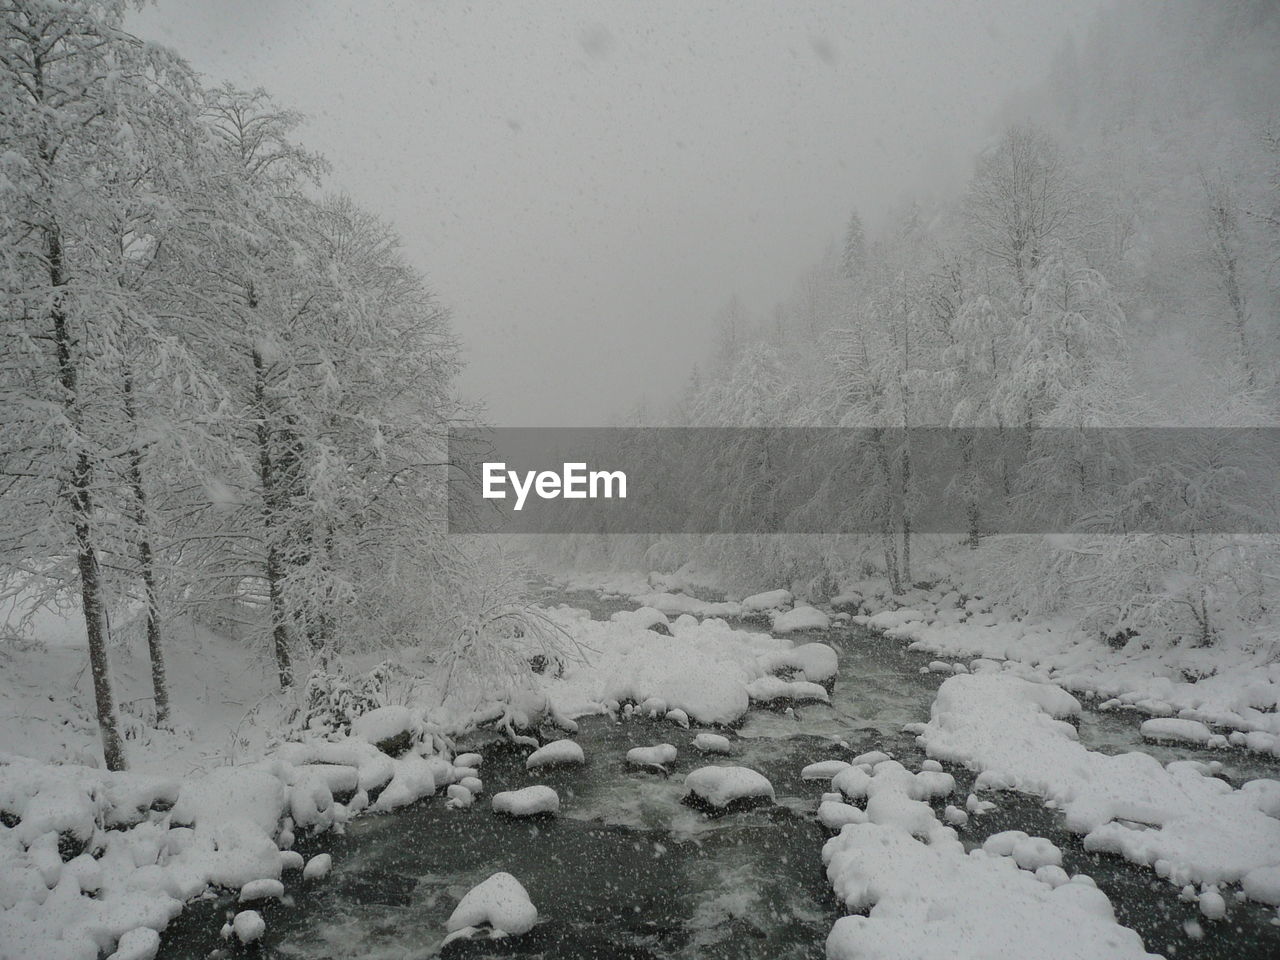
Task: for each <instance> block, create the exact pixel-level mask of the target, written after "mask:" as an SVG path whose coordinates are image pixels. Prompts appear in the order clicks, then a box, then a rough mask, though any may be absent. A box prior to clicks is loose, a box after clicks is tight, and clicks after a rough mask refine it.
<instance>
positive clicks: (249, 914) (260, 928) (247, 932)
mask: <svg viewBox="0 0 1280 960" xmlns="http://www.w3.org/2000/svg"><path fill="white" fill-rule="evenodd" d="M231 929H232V930H234V931H235V934H236V939H237V940H239V941H240V942H241V943H253V941H255V940H260V939H262V935H263V934H264V933H266V932H267V922H266V921H265V920H263V919H262V914H260V913H259V912H258V911H257V910H241V911H240V912H239V913H237V914H236V916H235V919H234V920H232V921H231Z"/></svg>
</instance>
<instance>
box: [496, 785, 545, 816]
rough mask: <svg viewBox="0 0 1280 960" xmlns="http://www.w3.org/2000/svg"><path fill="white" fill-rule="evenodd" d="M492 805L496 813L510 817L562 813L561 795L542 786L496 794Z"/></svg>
mask: <svg viewBox="0 0 1280 960" xmlns="http://www.w3.org/2000/svg"><path fill="white" fill-rule="evenodd" d="M490 803H491V805H492V806H493V811H494V813H505V814H506V815H507V816H509V817H531V816H534V815H537V814H554V813H558V812H559V811H560V795H559V794H557V793H556V792H555V790H553V789H552V788H551V787H547V786H543V785H542V784H537V785H535V786H532V787H523V788H521V789H520V790H504V791H502V792H501V793H495V794H494V795H493V799H492V800H491V801H490Z"/></svg>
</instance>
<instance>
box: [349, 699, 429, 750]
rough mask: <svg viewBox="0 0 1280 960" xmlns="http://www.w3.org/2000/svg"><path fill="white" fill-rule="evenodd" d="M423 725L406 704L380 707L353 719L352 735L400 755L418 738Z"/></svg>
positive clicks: (380, 748)
mask: <svg viewBox="0 0 1280 960" xmlns="http://www.w3.org/2000/svg"><path fill="white" fill-rule="evenodd" d="M421 728H422V725H421V724H420V723H419V722H418V720H417V718H416V717H414V715H413V711H411V710H410V709H409V708H408V707H404V706H398V705H397V706H389V707H378V708H377V709H375V710H370V711H369V712H368V713H365V714H362V715H361V716H358V717H356V718H355V719H354V720H352V721H351V735H352V736H353V737H359V738H360V739H361V740H367V741H368V742H369V743H371V744H373V745H374V746H375V747H377V748H378V749H379V750H381V751H382V752H383V753H385V754H387V755H388V756H391V757H398V756H400V755H401V754H403V753H405V752H406V751H407V750H408V749H409V748H410V747H411V746H413V743H414V740H415V739H416V738H417V736H418V734H419V732H420V731H421Z"/></svg>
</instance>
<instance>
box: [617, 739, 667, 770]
mask: <svg viewBox="0 0 1280 960" xmlns="http://www.w3.org/2000/svg"><path fill="white" fill-rule="evenodd" d="M676 753H677V751H676V748H675V747H674V746H672V745H671V744H669V743H659V744H656V745H654V746H652V747H632V748H631V749H630V750H628V751H627V763H629V764H631V765H632V766H633V767H665V766H666V765H667V764H669V763H672V762H674V761H675V759H676Z"/></svg>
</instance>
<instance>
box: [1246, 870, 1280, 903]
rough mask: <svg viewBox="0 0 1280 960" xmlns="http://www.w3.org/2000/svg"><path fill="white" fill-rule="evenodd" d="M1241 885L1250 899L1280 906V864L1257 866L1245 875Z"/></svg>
mask: <svg viewBox="0 0 1280 960" xmlns="http://www.w3.org/2000/svg"><path fill="white" fill-rule="evenodd" d="M1240 887H1241V889H1242V890H1244V895H1245V896H1246V897H1248V898H1249V899H1250V900H1257V901H1258V902H1259V903H1268V904H1270V905H1271V906H1273V907H1280V866H1269V867H1255V868H1254V869H1253V870H1250V871H1249V872H1248V873H1246V874H1245V875H1244V877H1243V878H1242V879H1241V881H1240Z"/></svg>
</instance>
